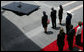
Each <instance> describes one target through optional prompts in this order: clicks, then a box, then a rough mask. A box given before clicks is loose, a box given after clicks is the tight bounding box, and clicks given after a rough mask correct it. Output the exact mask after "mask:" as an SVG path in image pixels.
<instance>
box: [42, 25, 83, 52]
mask: <svg viewBox="0 0 84 52" xmlns="http://www.w3.org/2000/svg"><path fill="white" fill-rule="evenodd" d="M82 25H83V23H82ZM77 27H78V26H76V27H75V28H74V29H75V31H77ZM81 32H82V33H81V43H83V28H82V31H81ZM75 38H76V37H75V36H74V40H73V47H78V48H79V49H81V50H83V46H78V45H76V44H75ZM64 41H65V45H64V47H63V51H70V50H68V47H69V46H68V41H67V35H65V40H64ZM41 51H59V50H58V46H57V40H55V41H54V42H52V43H50V44H49V45H47V46H46V47H44V48H43V49H42V50H41Z"/></svg>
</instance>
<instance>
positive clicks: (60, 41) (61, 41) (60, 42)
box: [57, 28, 65, 51]
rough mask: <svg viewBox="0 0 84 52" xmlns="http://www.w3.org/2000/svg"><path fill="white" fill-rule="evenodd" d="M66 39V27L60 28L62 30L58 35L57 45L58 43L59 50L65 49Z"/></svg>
mask: <svg viewBox="0 0 84 52" xmlns="http://www.w3.org/2000/svg"><path fill="white" fill-rule="evenodd" d="M64 39H65V32H64V29H63V28H60V32H59V34H58V36H57V45H58V49H59V51H63V47H64Z"/></svg>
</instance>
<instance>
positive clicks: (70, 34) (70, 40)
mask: <svg viewBox="0 0 84 52" xmlns="http://www.w3.org/2000/svg"><path fill="white" fill-rule="evenodd" d="M74 35H75V29H73V25H70V31H69V32H68V34H67V40H68V45H69V50H72V49H73V38H74Z"/></svg>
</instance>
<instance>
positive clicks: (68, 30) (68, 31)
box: [42, 5, 75, 51]
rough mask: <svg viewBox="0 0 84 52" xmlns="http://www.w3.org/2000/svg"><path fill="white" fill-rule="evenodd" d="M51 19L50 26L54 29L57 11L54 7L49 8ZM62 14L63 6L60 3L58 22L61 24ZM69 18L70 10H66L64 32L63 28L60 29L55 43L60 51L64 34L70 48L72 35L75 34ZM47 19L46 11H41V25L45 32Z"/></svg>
mask: <svg viewBox="0 0 84 52" xmlns="http://www.w3.org/2000/svg"><path fill="white" fill-rule="evenodd" d="M51 10H52V11H51V15H50V16H51V21H52V28H53V29H55V28H56V18H57V17H56V13H57V11H56V10H55V9H54V8H51ZM62 15H63V8H62V5H60V9H59V13H58V17H59V24H60V25H61V24H62V23H61V21H62ZM71 19H72V14H71V12H69V11H67V17H66V33H65V32H64V30H63V28H61V29H60V32H59V34H58V36H57V44H58V47H59V50H60V51H62V50H63V46H64V38H65V34H67V40H68V45H69V49H70V50H72V49H73V37H74V35H75V29H73V25H72V24H71ZM47 21H48V16H47V15H46V12H45V11H43V16H42V25H43V27H44V30H45V33H47V26H48V25H47V24H48V23H47Z"/></svg>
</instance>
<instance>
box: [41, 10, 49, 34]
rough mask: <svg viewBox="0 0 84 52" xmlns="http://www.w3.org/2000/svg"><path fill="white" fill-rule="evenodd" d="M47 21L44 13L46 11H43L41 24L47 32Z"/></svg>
mask: <svg viewBox="0 0 84 52" xmlns="http://www.w3.org/2000/svg"><path fill="white" fill-rule="evenodd" d="M47 21H48V16H47V15H46V12H45V11H43V16H42V26H43V28H44V32H45V33H47V26H48V24H47Z"/></svg>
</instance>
